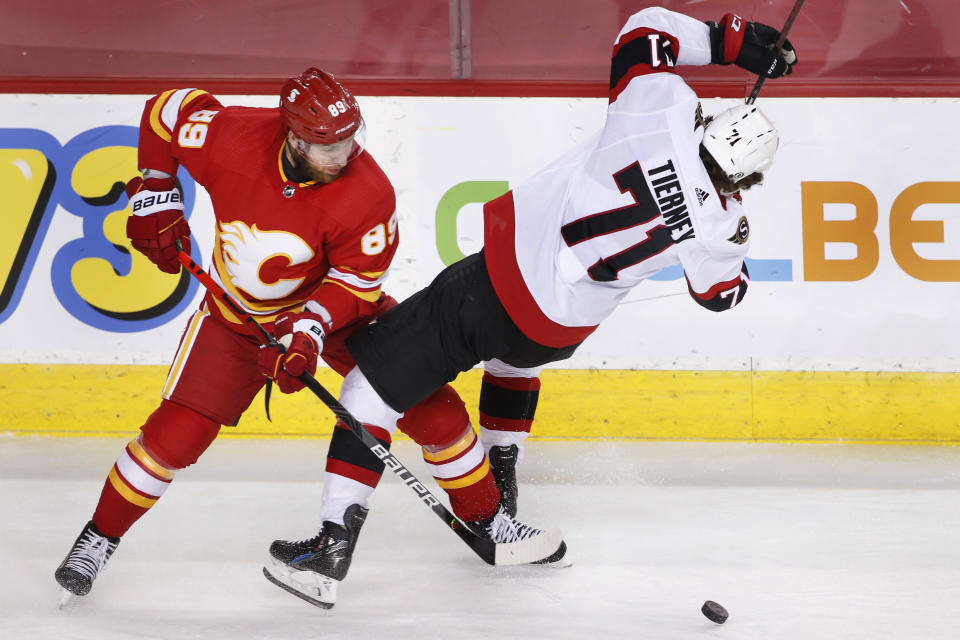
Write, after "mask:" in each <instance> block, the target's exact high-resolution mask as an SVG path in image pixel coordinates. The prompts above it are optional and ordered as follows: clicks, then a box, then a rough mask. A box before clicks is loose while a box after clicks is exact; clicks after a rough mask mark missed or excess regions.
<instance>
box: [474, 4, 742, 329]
mask: <svg viewBox="0 0 960 640" xmlns="http://www.w3.org/2000/svg"><path fill="white" fill-rule="evenodd" d="M709 62H710V37H709V31H708V27H707V26H706V25H705V24H704V23H702V22H699V21H697V20H694V19H693V18H690V17H687V16H684V15H682V14H679V13H674V12H672V11H668V10H666V9H660V8H653V9H646V10H644V11H640V12H639V13H637V14H635V15H633V16H632V17H631V18H630V19H629V20H628V21H627V23H626V25H625V26H624V27H623V29H622V30H621V32H620V34H619V36H618V37H617V40H616V43H615V45H614V49H613V61H612V65H611V79H610V98H609V106H608V108H607V119H606V123H605V125H604V127H603V129H602V130H601V131H599V132H597V133H596V134H595V135H594V136H592V137H591V138H589V139H588V140H586V141H585V142H583V143H581V144H580V145H578V146H577V147H575V148H574V149H573V150H571V151H569V152H568V153H567V154H565V155H564V156H562V157H560V158H559V159H557V160H555V161H554V162H552V163H551V164H550V165H548V166H547V167H546V168H544V169H543V170H541V171H540V172H538V173H537V174H536V175H534V176H533V177H531V178H530V179H528V180H527V181H525V182H523V183H522V184H520V185H519V186H517V187H516V188H515V189H513V190H512V191H510V192H508V193H506V194H505V195H504V196H502V197H500V198H498V199H496V200H493V201H491V202H488V203H487V204H486V205H485V206H484V252H485V256H486V262H487V269H488V271H489V273H490V278H491V281H492V282H493V285H494V288H495V289H496V291H497V295H498V297H499V298H500V300H501V301H502V303H503V305H504V307H505V308H506V310H507V312H508V313H509V315H510V317H511V319H512V320H513V321H514V322H515V323H516V324H517V326H518V327H519V328H520V329H521V330H522V331H523V332H524V333H525V334H526V335H527V336H528V337H530V338H531V339H533V340H535V341H537V342H539V343H541V344H544V345H547V346H555V347H559V346H565V345H569V344H574V343H577V342H580V341H582V340H583V339H584V338H586V337H587V336H588V335H589V334H590V333H591V332H592V331H593V330H594V329H596V327H597V325H598V324H599V323H600V322H601V321H602V320H603V319H604V318H606V317H607V316H609V315H610V314H611V313H612V312H613V310H614V309H615V308H616V306H617V305H618V304H619V302H620V301H621V300H622V299H623V297H624V296H625V295H626V294H627V293H628V292H629V291H630V289H631V288H633V287H634V286H636V285H637V284H639V283H640V282H641V281H643V280H644V279H645V278H648V277H650V276H651V275H653V274H655V273H657V272H658V271H660V270H661V269H663V268H664V267H668V266H670V265H674V264H680V265H681V266H682V268H683V271H684V273H685V275H686V278H687V283H688V286H689V290H690V294H691V295H692V296H693V298H694V299H695V300H696V301H697V302H699V303H700V304H702V305H703V306H705V307H707V308H709V309H712V310H714V311H722V310H724V309H729V308H732V307H733V306H735V305H736V304H737V303H738V302H740V300H741V299H742V298H743V296H744V294H745V292H746V287H747V276H746V271H745V269H744V268H743V258H744V256H745V255H746V253H747V249H748V248H749V225H748V223H747V219H746V215H745V212H744V210H743V208H742V207H741V206H740V203H739V202H738V201H737V200H735V199H733V198H723V197H722V196H720V195H719V194H718V193H717V191H716V190H715V189H714V187H713V184H712V183H711V181H710V178H709V177H708V176H707V172H706V169H705V168H704V166H703V163H702V162H701V161H700V158H699V147H700V141H701V140H702V138H703V127H702V126H699V127H698V126H695V124H696V122H697V117H698V115H699V114H698V109H699V100H698V98H697V96H696V94H695V93H694V92H693V90H692V89H690V87H689V86H688V85H687V84H686V83H685V82H684V81H683V79H682V78H680V77H679V76H678V75H677V74H676V73H675V67H676V66H677V65H683V64H690V65H705V64H709Z"/></svg>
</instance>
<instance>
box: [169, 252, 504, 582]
mask: <svg viewBox="0 0 960 640" xmlns="http://www.w3.org/2000/svg"><path fill="white" fill-rule="evenodd" d="M177 260H178V261H179V262H180V264H182V265H183V266H184V267H186V269H187V271H189V272H190V273H191V274H193V276H194V277H196V279H197V280H199V281H200V284H202V285H203V286H204V288H206V289H207V291H209V292H210V293H212V294H213V295H214V296H215V297H217V298H219V299H220V300H222V301H223V302H224V303H225V304H226V305H227V306H228V307H230V310H231V311H233V313H234V314H236V316H237V317H238V318H240V319H241V320H243V322H245V323H246V324H248V325H250V326H251V327H253V328H254V330H255V331H256V332H257V333H258V334H259V335H260V339H261V340H263V342H264V344H268V345H270V346H274V347H280V349H283V348H284V347H283V345H282V344H280V343H279V342H277V340H276V338H274V337H273V336H272V335H270V332H268V331H267V330H266V329H264V328H263V325H261V324H260V323H259V322H257V320H256V319H255V318H254V317H253V316H251V315H250V314H249V313H248V312H246V311H244V310H243V308H242V307H240V305H239V304H237V302H236V300H234V299H233V297H232V296H231V295H230V294H229V293H227V292H226V291H225V290H224V289H223V287H221V286H220V285H218V284H217V281H216V280H214V279H213V278H212V277H210V274H209V273H207V272H206V271H204V269H203V267H201V266H200V265H198V264H197V263H196V262H194V261H193V259H192V258H191V257H190V256H189V254H187V252H186V251H184V250H183V247H182V246H181V245H180V241H179V240H178V241H177ZM299 380H300V381H301V382H302V383H303V384H304V385H306V387H307V388H308V389H310V391H312V392H313V394H314V395H315V396H317V397H318V398H320V400H321V402H323V403H324V404H325V405H327V408H329V409H330V410H331V411H332V412H333V413H334V415H336V416H337V417H338V418H340V419H341V420H343V422H344V424H346V425H347V428H349V429H350V431H351V432H352V433H353V435H355V436H356V437H357V438H359V439H360V441H361V442H362V443H363V444H364V445H366V446H367V448H369V449H370V450H371V451H372V452H373V455H375V456H377V458H379V459H380V460H381V461H382V462H383V463H384V465H386V466H388V467H390V470H391V471H393V472H394V473H395V474H397V476H398V477H399V478H400V480H401V481H403V483H404V484H405V485H407V486H408V487H410V488H411V489H412V490H413V492H414V493H416V494H417V497H418V498H420V500H421V501H422V502H423V503H424V504H425V505H427V506H428V507H430V509H431V510H432V511H433V512H434V513H435V514H437V517H439V518H440V519H441V520H443V522H444V524H446V525H447V526H448V527H449V528H450V529H452V530H453V532H454V533H456V534H457V535H458V536H459V537H460V539H461V540H463V541H464V542H465V543H467V545H468V546H469V547H470V548H471V549H473V551H474V553H476V554H477V555H478V556H480V558H481V559H482V560H483V561H484V562H486V563H488V564H495V562H496V547H495V545H494V544H493V543H492V542H490V541H489V540H485V539H483V538H480V537H479V536H477V535H476V534H475V533H473V532H472V531H470V530H469V529H468V528H467V527H466V526H465V525H464V524H463V523H462V522H460V520H458V519H457V518H456V516H454V515H453V514H452V513H450V511H449V510H448V509H447V508H446V507H445V506H443V503H441V502H440V500H438V499H437V497H436V496H434V495H433V494H432V493H431V492H430V490H429V489H427V488H426V486H424V484H423V483H422V482H420V481H419V480H418V479H417V477H416V476H415V475H413V473H411V472H410V471H409V470H408V469H407V468H406V467H405V466H404V465H403V464H402V463H401V462H400V461H399V460H398V459H397V458H396V456H394V455H393V454H392V453H390V450H389V449H387V448H386V447H385V446H383V444H381V443H380V441H379V440H377V439H376V438H374V437H373V434H372V433H370V431H368V430H367V428H366V427H364V426H363V423H361V422H360V421H359V420H357V419H356V417H354V415H353V414H352V413H350V412H349V411H348V410H347V408H346V407H344V406H343V405H342V404H340V401H339V400H337V399H336V398H335V397H334V396H333V394H331V393H330V392H329V391H327V389H326V388H325V387H324V386H323V385H321V384H320V383H319V382H317V380H316V378H314V377H313V376H312V375H310V373H308V372H306V371H304V372H303V373H302V374H300V376H299Z"/></svg>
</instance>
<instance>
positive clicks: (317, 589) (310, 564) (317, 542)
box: [263, 504, 369, 609]
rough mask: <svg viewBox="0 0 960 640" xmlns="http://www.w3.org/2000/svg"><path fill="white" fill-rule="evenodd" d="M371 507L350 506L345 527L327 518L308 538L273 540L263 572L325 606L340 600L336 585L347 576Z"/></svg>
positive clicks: (286, 586)
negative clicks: (361, 528) (294, 540)
mask: <svg viewBox="0 0 960 640" xmlns="http://www.w3.org/2000/svg"><path fill="white" fill-rule="evenodd" d="M368 512H369V509H364V508H363V507H361V506H360V505H358V504H354V505H350V506H349V507H347V510H346V511H345V512H344V514H343V522H344V526H341V525H339V524H336V523H334V522H330V521H326V522H324V523H323V526H322V527H321V528H320V532H319V533H318V534H317V535H316V536H314V537H313V538H310V539H309V540H299V541H296V542H287V541H285V540H274V542H273V544H271V545H270V561H269V562H268V563H267V565H266V566H265V567H264V568H263V575H264V576H265V577H266V578H267V580H269V581H270V582H272V583H273V584H275V585H277V586H278V587H280V588H281V589H284V590H286V591H289V592H290V593H292V594H293V595H295V596H297V597H298V598H303V599H304V600H306V601H307V602H309V603H310V604H314V605H316V606H318V607H322V608H324V609H329V608H331V607H332V606H333V605H334V604H336V602H337V585H338V584H339V583H340V581H341V580H343V579H344V578H346V577H347V571H348V570H349V569H350V561H351V559H352V558H353V549H354V547H356V546H357V537H358V536H359V535H360V527H362V526H363V522H364V520H366V518H367V513H368Z"/></svg>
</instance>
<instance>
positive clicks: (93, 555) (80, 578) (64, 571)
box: [54, 520, 120, 607]
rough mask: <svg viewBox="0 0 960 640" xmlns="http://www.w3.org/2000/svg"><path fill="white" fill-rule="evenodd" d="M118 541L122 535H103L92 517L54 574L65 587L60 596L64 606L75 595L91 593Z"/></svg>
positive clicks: (61, 604)
mask: <svg viewBox="0 0 960 640" xmlns="http://www.w3.org/2000/svg"><path fill="white" fill-rule="evenodd" d="M118 544H120V538H110V537H107V536H105V535H103V534H102V533H100V531H99V529H97V527H96V525H94V524H93V520H91V521H90V522H88V523H87V524H86V526H84V527H83V531H81V532H80V535H79V536H78V537H77V539H76V541H75V542H74V543H73V547H71V548H70V552H69V553H68V554H67V557H66V558H64V559H63V562H61V563H60V566H59V567H57V570H56V572H54V577H55V578H56V579H57V582H58V583H60V586H61V587H63V589H64V592H63V593H62V594H61V599H60V606H61V607H62V606H64V605H65V604H67V603H68V602H69V601H70V599H71V598H72V596H75V595H76V596H85V595H87V594H88V593H90V589H91V588H92V587H93V581H94V580H95V579H96V578H97V575H98V574H99V573H100V572H101V571H102V570H103V568H104V567H105V566H106V565H107V560H109V559H110V556H112V555H113V552H114V551H115V550H116V548H117V545H118Z"/></svg>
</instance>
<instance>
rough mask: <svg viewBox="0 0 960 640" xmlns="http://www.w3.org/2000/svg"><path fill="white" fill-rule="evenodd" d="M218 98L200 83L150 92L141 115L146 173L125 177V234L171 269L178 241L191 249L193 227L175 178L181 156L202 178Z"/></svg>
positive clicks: (175, 268) (176, 266) (141, 162)
mask: <svg viewBox="0 0 960 640" xmlns="http://www.w3.org/2000/svg"><path fill="white" fill-rule="evenodd" d="M222 108H223V107H222V105H221V104H220V102H219V101H218V100H217V99H216V98H214V97H213V96H211V95H210V94H209V93H207V92H206V91H201V90H199V89H171V90H169V91H164V92H163V93H161V94H159V95H156V96H154V97H152V98H150V99H149V100H148V101H147V104H146V107H145V108H144V110H143V116H142V118H141V121H140V142H139V145H138V149H137V165H138V167H139V169H140V172H141V174H142V177H136V178H134V179H133V180H131V181H130V182H129V183H127V196H128V197H129V199H130V202H129V206H130V211H131V216H130V217H129V218H128V219H127V237H128V238H129V239H130V243H131V244H132V245H133V247H134V248H135V249H137V250H138V251H140V252H141V253H143V254H144V255H145V256H147V257H148V258H149V259H150V260H151V262H153V263H154V264H156V265H157V267H158V268H159V269H160V270H162V271H165V272H167V273H177V272H179V271H180V263H179V262H178V261H177V257H176V256H177V247H176V242H177V240H180V242H181V244H182V245H183V248H184V250H185V251H186V252H188V253H189V251H190V227H189V225H188V224H187V221H186V218H184V215H183V195H182V193H181V191H180V188H179V187H178V186H177V183H176V173H177V168H178V166H179V165H180V163H181V162H184V163H185V166H187V168H188V169H189V170H190V171H191V173H192V174H193V176H194V178H196V179H197V180H198V181H199V180H201V175H202V173H203V167H204V164H205V153H204V149H205V146H206V144H207V141H208V134H209V130H210V127H211V126H212V123H213V119H214V117H215V116H216V115H217V114H218V113H219V112H220V110H221V109H222Z"/></svg>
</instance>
